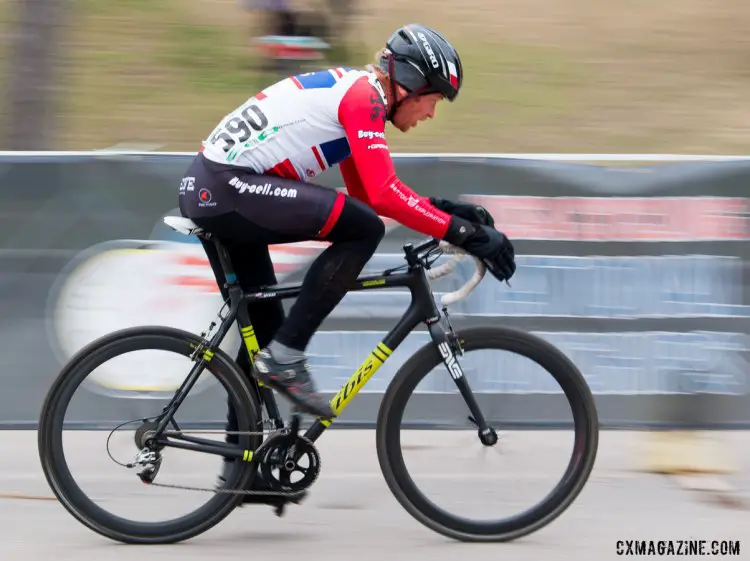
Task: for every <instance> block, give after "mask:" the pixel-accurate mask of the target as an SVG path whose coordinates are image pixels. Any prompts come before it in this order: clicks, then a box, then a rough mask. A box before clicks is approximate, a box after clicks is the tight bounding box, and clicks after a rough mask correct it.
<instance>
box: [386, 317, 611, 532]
mask: <svg viewBox="0 0 750 561" xmlns="http://www.w3.org/2000/svg"><path fill="white" fill-rule="evenodd" d="M456 335H457V337H458V340H459V342H460V344H461V347H462V348H463V351H464V353H465V354H464V355H463V357H462V356H461V355H458V356H456V359H457V360H458V361H459V362H461V361H464V360H466V361H467V362H469V360H470V359H468V358H465V357H469V356H470V355H471V353H472V352H475V351H506V352H509V353H512V355H513V357H512V358H513V359H514V360H520V359H522V358H523V359H530V360H531V362H532V363H533V366H534V368H536V369H541V371H542V372H544V373H546V374H547V375H548V376H551V377H552V378H554V380H555V381H556V382H557V383H558V384H559V386H560V388H561V389H562V396H563V397H560V399H561V400H565V401H567V404H568V405H569V407H570V411H571V413H572V417H573V425H574V437H573V441H574V442H573V447H572V448H573V450H572V453H571V455H570V459H569V461H568V463H567V468H566V469H565V472H564V474H563V475H562V478H560V479H559V481H558V483H557V485H556V486H555V487H554V489H553V490H552V491H551V492H549V493H548V494H547V495H546V496H544V497H543V498H542V500H541V501H540V502H538V503H537V504H536V505H534V506H533V507H531V508H529V509H527V510H525V511H523V512H521V513H520V514H515V515H511V516H508V517H505V518H501V519H497V518H491V519H486V518H483V519H481V520H477V519H469V518H466V517H463V516H457V515H455V514H452V512H449V511H448V510H446V509H444V508H441V507H440V506H438V505H437V504H435V503H434V502H432V501H431V500H429V499H428V498H427V497H426V496H425V494H423V492H422V491H421V490H420V489H419V488H418V487H417V485H416V483H415V482H414V479H413V475H414V473H413V471H412V470H410V469H409V468H407V463H406V462H405V460H404V450H411V449H414V448H419V446H414V445H413V444H409V443H405V442H404V440H408V438H409V437H408V436H407V437H406V438H402V432H401V431H402V423H403V422H404V420H405V417H407V416H406V415H405V410H406V406H407V402H408V401H409V399H410V398H412V397H414V396H415V395H416V396H417V397H418V398H421V399H422V402H421V407H419V413H417V414H416V416H415V417H414V418H415V419H417V421H412V422H416V423H417V428H418V429H425V428H436V425H437V424H438V423H439V422H443V423H444V421H441V419H444V418H445V417H446V416H447V415H448V414H449V412H450V411H452V412H454V413H455V411H460V410H464V411H465V410H466V405H465V404H464V405H462V404H461V401H462V397H461V395H460V394H459V393H457V392H453V393H452V394H451V393H449V392H445V391H442V392H440V391H435V390H434V387H433V386H428V390H427V391H425V390H422V391H421V392H420V391H415V390H416V389H417V386H418V385H419V384H420V382H422V381H423V379H425V377H426V376H427V375H428V374H429V373H430V372H431V371H433V370H435V369H437V371H438V373H439V374H440V375H441V376H442V377H443V378H442V380H441V383H444V384H447V386H444V387H450V384H449V382H448V381H450V377H449V376H448V371H447V369H446V368H445V366H444V365H443V361H442V358H441V355H440V353H439V352H438V348H437V346H436V345H435V344H434V343H432V342H430V343H428V344H426V345H424V346H423V347H422V348H420V349H419V350H418V351H417V352H416V353H415V354H414V355H413V356H411V358H409V360H407V361H406V362H405V363H404V365H403V366H402V367H401V368H400V369H399V371H398V372H397V373H396V375H395V376H394V378H393V380H392V382H391V383H390V385H389V387H388V388H387V390H386V392H385V395H384V396H383V400H382V403H381V407H380V411H379V414H378V421H377V435H376V441H377V452H378V459H379V462H380V468H381V470H382V473H383V476H384V477H385V480H386V482H387V484H388V486H389V488H390V490H391V492H392V493H393V494H394V496H395V497H396V499H397V500H398V502H399V503H400V504H401V505H402V506H403V507H404V508H405V509H406V511H407V512H409V514H411V515H412V516H413V517H414V518H415V519H416V520H418V521H419V522H421V523H422V524H424V525H425V526H427V527H428V528H430V529H432V530H434V531H436V532H438V533H440V534H443V535H445V536H448V537H450V538H453V539H456V540H461V541H483V542H492V541H495V542H499V541H510V540H514V539H517V538H519V537H521V536H524V535H527V534H530V533H532V532H535V531H537V530H539V529H540V528H542V527H544V526H546V525H547V524H549V523H550V522H552V521H553V520H554V519H555V518H557V517H558V516H559V515H560V514H561V513H562V512H563V511H565V509H567V508H568V507H569V506H570V505H571V503H572V502H573V501H574V500H575V498H576V497H577V496H578V494H579V493H580V492H581V490H582V489H583V486H584V485H585V483H586V481H587V480H588V477H589V475H590V473H591V470H592V468H593V465H594V461H595V458H596V453H597V448H598V441H599V434H598V431H599V422H598V416H597V411H596V406H595V403H594V398H593V395H592V393H591V391H590V389H589V387H588V385H587V384H586V381H585V380H584V378H583V376H582V375H581V373H580V372H579V370H578V369H577V368H576V366H575V365H574V364H573V363H572V362H571V361H570V360H569V359H568V358H567V357H566V356H565V355H564V354H563V353H562V352H561V351H560V350H559V349H557V348H556V347H554V346H553V345H552V344H550V343H549V342H548V341H546V340H544V339H542V338H540V337H537V336H535V335H533V334H530V333H527V332H524V331H519V330H516V329H512V328H507V327H501V326H490V327H474V328H468V329H464V330H458V331H457V333H456ZM476 364H478V365H479V366H478V367H477V368H476V370H477V376H483V375H486V373H485V372H483V370H484V369H490V368H493V367H498V368H499V367H500V366H501V365H508V364H509V362H508V361H501V360H497V359H493V360H492V361H486V360H485V361H484V362H481V361H480V362H477V363H476ZM446 379H447V380H448V381H445V380H446ZM454 389H455V387H454ZM420 393H421V395H420ZM495 395H500V394H495ZM481 397H485V396H481ZM489 397H490V399H491V398H492V396H489ZM502 397H506V396H501V398H502ZM510 397H511V398H516V399H529V397H528V394H526V395H520V396H519V394H516V395H513V396H510ZM446 399H452V401H453V403H452V404H451V405H450V406H447V405H446V403H447V401H445V400H446ZM478 401H481V400H478ZM484 402H485V403H488V401H487V400H484ZM522 403H524V404H525V403H526V402H522ZM483 409H484V411H483V412H484V414H485V416H487V417H489V415H487V409H489V410H490V412H493V411H494V410H493V408H491V407H486V406H485V407H484V408H483ZM515 411H518V409H515ZM496 414H497V413H496ZM487 420H488V422H489V424H490V425H492V424H493V419H491V418H488V419H487ZM407 424H408V421H407ZM420 425H421V426H420ZM441 428H445V427H441ZM452 428H455V427H452ZM426 432H427V431H425V430H421V431H419V430H418V431H415V433H421V434H419V436H417V437H416V438H420V439H421V441H422V442H425V441H427V440H428V439H427V436H430V435H427V434H425V433H426ZM455 434H457V433H456V432H455V431H453V433H452V434H451V432H449V431H445V430H443V431H436V432H434V433H433V434H432V435H431V436H432V437H433V442H435V443H437V444H436V445H433V446H425V445H424V444H422V445H421V448H423V449H426V448H432V451H431V452H432V455H433V457H430V458H429V460H428V461H425V458H423V459H422V462H421V465H428V466H429V467H430V468H431V470H434V467H435V466H441V465H442V464H443V463H447V461H448V460H450V459H451V458H454V459H455V458H459V459H463V460H464V462H465V463H464V465H463V466H462V467H461V468H460V470H455V471H460V473H453V475H455V476H456V477H457V479H458V484H457V485H456V487H458V488H457V489H455V490H454V491H451V492H452V493H453V495H454V496H455V495H456V494H458V495H460V496H461V499H462V502H466V499H465V497H464V496H463V495H464V494H468V490H469V488H470V487H471V486H474V487H479V491H480V493H481V494H482V499H480V501H479V502H480V503H482V505H481V506H482V508H483V510H488V509H491V508H492V507H493V506H494V507H498V506H500V505H498V504H488V503H490V502H492V501H489V499H488V498H487V497H488V495H489V494H490V491H492V490H493V489H492V486H496V485H497V484H498V483H499V482H502V479H503V478H504V479H505V480H506V481H507V480H512V479H513V475H512V474H509V473H506V472H503V469H502V468H501V469H500V470H495V471H492V472H489V473H486V474H482V475H481V476H473V475H472V473H471V470H472V469H474V468H476V469H477V470H478V469H479V467H478V466H476V465H475V462H474V460H472V459H469V460H466V458H467V457H469V453H468V452H466V451H465V450H459V451H457V452H451V453H449V454H448V455H447V457H443V458H441V459H437V458H435V457H434V454H435V450H438V449H439V448H440V446H443V445H445V444H446V443H448V442H450V441H451V440H454V441H455V440H459V439H460V438H464V440H461V441H460V442H461V443H460V446H464V447H465V445H466V444H467V443H468V442H470V441H471V442H474V443H475V444H476V445H477V446H479V447H480V448H481V447H483V444H482V443H481V442H480V438H479V437H478V436H477V435H476V431H474V433H473V434H474V435H475V437H472V436H471V434H472V433H468V434H469V436H466V437H463V436H462V437H459V436H455ZM458 434H461V433H458ZM464 434H466V433H464ZM543 442H544V441H543V440H542V443H543ZM485 444H486V443H485ZM486 448H488V446H485V449H486ZM535 452H536V448H535ZM425 454H427V452H425ZM506 461H507V460H506ZM522 466H523V467H522V468H521V469H522V470H523V469H527V470H528V469H529V467H528V463H526V464H522ZM543 469H545V470H547V471H549V470H548V466H543ZM450 473H452V472H450V470H449V474H450ZM521 473H523V472H521ZM429 477H432V479H433V480H435V479H437V478H439V477H442V478H443V479H442V480H441V481H439V482H438V483H439V485H440V486H442V487H447V486H448V484H447V483H445V477H444V476H438V475H437V474H434V473H431V474H429V475H428V478H429ZM481 477H484V479H481ZM513 483H514V482H511V484H513ZM514 498H515V497H514V496H513V495H512V491H511V493H508V494H507V495H505V496H503V498H502V499H500V501H498V502H502V503H504V505H503V506H508V504H511V505H512V504H514V502H513V500H512V499H514ZM451 510H452V509H451Z"/></svg>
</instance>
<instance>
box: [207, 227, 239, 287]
mask: <svg viewBox="0 0 750 561" xmlns="http://www.w3.org/2000/svg"><path fill="white" fill-rule="evenodd" d="M213 242H214V246H216V251H217V253H218V254H219V263H220V264H221V269H222V271H224V278H226V280H227V285H233V284H235V283H236V282H237V275H236V274H235V272H234V267H233V266H232V261H231V259H229V252H228V251H227V249H226V248H225V247H224V245H223V244H222V243H221V242H220V241H219V240H218V238H215V237H214V239H213Z"/></svg>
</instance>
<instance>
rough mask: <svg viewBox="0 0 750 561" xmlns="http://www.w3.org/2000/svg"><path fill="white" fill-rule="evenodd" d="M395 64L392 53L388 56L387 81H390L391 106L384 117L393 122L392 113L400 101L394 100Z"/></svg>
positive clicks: (394, 112)
mask: <svg viewBox="0 0 750 561" xmlns="http://www.w3.org/2000/svg"><path fill="white" fill-rule="evenodd" d="M395 71H396V68H395V65H394V64H393V55H390V56H389V57H388V76H389V77H390V80H389V82H390V83H391V106H390V107H389V108H388V114H387V116H386V119H387V120H388V121H390V122H391V123H392V122H393V115H395V114H396V109H398V106H399V105H401V102H402V101H403V100H401V101H398V102H396V77H395Z"/></svg>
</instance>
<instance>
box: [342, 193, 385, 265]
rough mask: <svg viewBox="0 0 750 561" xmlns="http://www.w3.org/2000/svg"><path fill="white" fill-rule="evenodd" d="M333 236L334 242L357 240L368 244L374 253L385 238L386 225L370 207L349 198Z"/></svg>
mask: <svg viewBox="0 0 750 561" xmlns="http://www.w3.org/2000/svg"><path fill="white" fill-rule="evenodd" d="M331 234H332V236H331V237H332V238H333V239H334V240H336V239H338V240H352V241H354V240H356V241H358V242H360V243H366V245H368V247H371V249H372V251H373V252H374V251H375V249H376V248H377V246H378V244H380V242H381V240H382V239H383V236H385V224H384V223H383V221H382V220H381V219H380V217H379V216H378V215H377V213H376V212H375V211H374V210H372V209H371V208H370V207H369V206H367V205H366V204H364V203H363V202H361V201H358V200H356V199H353V198H351V197H347V199H346V203H345V204H344V208H343V209H342V212H341V215H340V216H339V219H338V221H337V222H336V226H335V227H334V228H333V230H332V232H331Z"/></svg>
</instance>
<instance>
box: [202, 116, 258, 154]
mask: <svg viewBox="0 0 750 561" xmlns="http://www.w3.org/2000/svg"><path fill="white" fill-rule="evenodd" d="M267 126H268V117H266V116H265V114H264V113H263V111H261V110H260V108H259V107H258V106H257V105H249V106H247V107H245V109H243V110H242V113H240V114H239V116H236V117H231V118H230V119H227V120H226V121H225V122H224V123H223V124H222V125H221V126H220V127H219V128H218V130H217V131H216V134H214V135H213V136H212V137H211V144H216V143H217V142H218V141H219V140H223V141H224V146H223V148H222V149H223V150H224V152H229V151H230V150H231V149H232V147H233V146H234V145H235V144H237V143H238V142H240V143H241V142H247V141H248V140H250V136H251V135H252V131H255V132H260V131H262V130H263V129H265V128H266V127H267Z"/></svg>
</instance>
